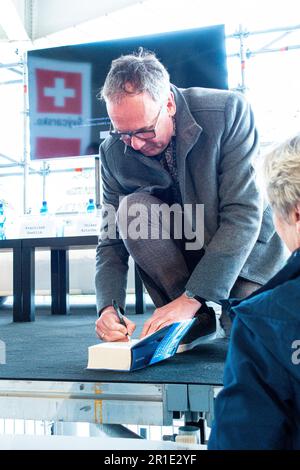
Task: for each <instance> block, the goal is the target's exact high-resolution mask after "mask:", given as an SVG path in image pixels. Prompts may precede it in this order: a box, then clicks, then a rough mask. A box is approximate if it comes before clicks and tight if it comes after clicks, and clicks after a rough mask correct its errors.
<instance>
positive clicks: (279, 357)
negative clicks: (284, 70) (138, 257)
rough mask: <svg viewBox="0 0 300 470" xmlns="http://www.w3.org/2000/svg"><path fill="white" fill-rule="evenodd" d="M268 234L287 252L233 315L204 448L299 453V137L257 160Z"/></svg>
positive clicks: (233, 305)
mask: <svg viewBox="0 0 300 470" xmlns="http://www.w3.org/2000/svg"><path fill="white" fill-rule="evenodd" d="M265 179H266V186H267V194H268V198H269V201H270V204H271V206H272V208H273V211H274V222H275V226H276V229H277V231H278V233H279V235H280V236H281V238H282V240H283V241H284V242H285V244H286V246H287V247H288V249H289V250H290V251H291V252H292V255H291V256H290V258H289V260H288V261H287V263H286V265H285V266H284V268H283V269H282V270H281V271H279V273H277V274H276V275H275V276H274V277H273V278H272V279H271V280H270V281H269V282H268V283H267V284H266V285H265V286H264V287H262V288H261V289H259V290H258V291H256V292H254V293H253V294H252V295H250V296H249V297H248V298H247V299H244V300H243V301H233V302H231V315H232V316H234V321H233V328H232V335H231V340H230V345H229V351H228V355H227V360H226V364H225V371H224V388H223V390H222V391H221V392H220V394H219V395H218V397H217V399H216V404H215V421H214V424H213V429H212V432H211V436H210V440H209V444H208V447H209V449H222V450H223V449H268V450H279V449H298V450H299V449H300V419H299V417H300V134H299V135H297V136H296V137H294V138H292V139H289V140H288V141H287V142H285V143H284V144H282V145H281V146H279V147H277V148H276V149H275V150H274V151H273V152H271V153H270V154H269V155H268V156H267V157H266V160H265Z"/></svg>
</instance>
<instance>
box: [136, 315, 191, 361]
mask: <svg viewBox="0 0 300 470" xmlns="http://www.w3.org/2000/svg"><path fill="white" fill-rule="evenodd" d="M193 323H194V319H191V320H186V321H182V322H177V323H172V325H168V326H165V327H164V328H162V329H161V330H158V331H156V332H155V333H153V334H152V335H149V336H146V337H145V338H143V339H142V340H141V341H139V342H137V343H136V344H135V345H134V346H133V347H132V348H131V354H132V356H131V368H130V370H136V369H141V368H143V367H146V366H148V365H152V364H155V363H156V362H160V361H163V360H165V359H168V358H169V357H171V356H174V354H175V353H176V351H177V348H178V346H179V343H180V341H181V340H182V338H183V336H184V335H185V334H186V332H187V331H188V330H189V329H190V327H191V326H192V324H193Z"/></svg>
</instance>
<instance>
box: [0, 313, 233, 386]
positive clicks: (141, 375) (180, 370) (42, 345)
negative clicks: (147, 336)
mask: <svg viewBox="0 0 300 470" xmlns="http://www.w3.org/2000/svg"><path fill="white" fill-rule="evenodd" d="M130 318H131V319H132V320H133V321H135V322H136V323H137V335H138V333H139V331H140V330H141V328H142V324H143V323H144V321H145V319H146V318H147V317H146V315H131V316H130ZM95 319H96V315H95V314H94V313H91V312H90V311H88V312H87V313H86V314H82V313H78V311H77V312H75V313H72V314H71V315H68V316H60V315H58V316H57V315H55V316H53V315H52V316H51V315H50V313H49V312H46V313H43V314H42V313H39V312H37V315H36V321H35V322H32V323H13V322H12V313H11V312H10V311H7V310H5V311H1V310H0V340H2V341H4V342H5V343H6V364H0V380H1V379H13V380H42V381H43V380H49V381H72V382H124V383H152V384H171V383H175V384H177V383H178V384H209V385H222V378H223V367H224V360H225V357H226V352H227V342H226V340H217V341H215V342H214V343H211V344H209V345H202V346H199V347H198V348H197V349H194V350H193V351H190V352H186V353H183V354H177V355H176V356H175V357H173V358H170V359H168V360H167V361H164V362H161V363H158V364H156V365H153V366H151V367H147V368H145V369H142V370H139V371H134V372H130V373H129V372H114V371H100V370H98V371H95V370H86V365H87V351H88V346H91V345H93V344H96V343H97V341H98V339H97V338H96V336H95V332H94V322H95Z"/></svg>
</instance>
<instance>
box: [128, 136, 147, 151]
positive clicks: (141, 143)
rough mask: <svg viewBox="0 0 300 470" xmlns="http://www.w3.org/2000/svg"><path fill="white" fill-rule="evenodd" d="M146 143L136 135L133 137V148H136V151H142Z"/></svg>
mask: <svg viewBox="0 0 300 470" xmlns="http://www.w3.org/2000/svg"><path fill="white" fill-rule="evenodd" d="M144 145H145V141H144V140H142V139H139V138H138V137H136V136H135V135H133V136H132V137H131V147H132V148H134V150H141V148H142V147H144Z"/></svg>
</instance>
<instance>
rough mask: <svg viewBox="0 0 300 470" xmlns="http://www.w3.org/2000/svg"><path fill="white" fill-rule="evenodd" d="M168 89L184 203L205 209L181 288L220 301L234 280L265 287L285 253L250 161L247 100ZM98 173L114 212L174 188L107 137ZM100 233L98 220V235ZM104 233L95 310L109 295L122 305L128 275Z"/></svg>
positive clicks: (253, 143)
mask: <svg viewBox="0 0 300 470" xmlns="http://www.w3.org/2000/svg"><path fill="white" fill-rule="evenodd" d="M172 91H173V93H174V97H175V101H176V107H177V108H176V116H175V118H176V160H177V167H178V178H179V185H180V191H181V198H182V202H183V203H184V204H192V205H195V204H203V205H204V227H203V232H204V237H203V238H204V240H203V247H204V250H205V254H204V256H203V257H202V259H201V260H200V262H199V263H198V265H197V266H196V268H195V270H194V272H193V273H192V274H191V277H190V279H189V280H188V283H187V285H186V289H187V290H190V291H192V292H193V293H194V294H196V295H198V296H200V297H203V298H205V299H207V300H213V301H215V302H219V301H220V299H225V298H228V296H229V292H230V290H231V288H232V287H233V285H234V283H235V281H236V279H237V277H238V276H239V275H241V276H242V277H244V278H245V279H248V280H251V281H253V282H257V283H259V284H264V283H265V282H266V281H267V280H269V279H270V278H271V277H272V276H273V275H274V274H275V273H276V272H277V271H278V270H279V269H280V268H281V267H282V266H283V264H284V262H285V261H286V254H285V253H284V251H283V248H282V242H281V241H280V239H279V237H278V235H277V234H276V233H275V230H274V226H273V223H272V216H271V211H270V208H269V207H265V208H264V204H263V200H262V196H261V194H260V191H259V189H258V187H257V183H256V177H255V172H254V169H253V162H254V160H255V157H256V156H257V153H258V138H257V133H256V130H255V125H254V119H253V114H252V112H251V109H250V106H249V104H248V103H247V101H246V100H245V98H244V97H243V96H242V95H240V94H239V93H234V92H230V91H224V90H211V89H205V88H189V89H184V90H179V89H178V88H176V87H172ZM101 172H102V185H103V204H104V206H105V205H111V206H114V207H115V208H116V209H117V208H118V205H119V197H120V196H124V195H128V194H131V193H134V192H136V191H144V192H147V193H150V194H152V195H154V196H156V197H158V198H159V199H161V198H162V197H161V196H162V194H163V193H164V194H165V193H166V192H167V191H168V190H170V188H171V186H172V184H173V182H172V178H171V176H170V174H169V173H168V172H167V171H166V170H165V169H163V168H162V166H161V164H160V163H159V161H157V159H154V158H150V157H147V156H144V155H142V154H141V153H139V152H137V151H135V150H134V149H133V148H131V147H127V150H126V149H125V146H124V143H123V142H121V141H120V140H119V139H117V138H116V137H112V136H110V137H108V138H107V139H106V140H105V141H104V142H103V144H102V145H101ZM104 209H105V207H104ZM108 223H111V224H114V223H115V221H114V219H113V218H112V219H111V220H110V221H108ZM192 226H193V228H195V227H194V220H192ZM106 230H107V227H106V221H104V223H103V226H102V233H103V232H104V231H106ZM102 233H101V235H100V239H99V246H98V249H97V259H96V293H97V308H98V311H99V310H100V309H101V308H103V307H105V306H106V305H109V304H110V303H111V299H112V298H115V299H116V300H117V301H118V302H119V303H120V305H122V306H124V302H125V290H126V277H127V270H128V252H127V250H126V248H125V246H124V244H123V242H122V240H121V239H116V240H111V239H107V238H105V237H103V236H102ZM199 238H201V235H200V234H199Z"/></svg>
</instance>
